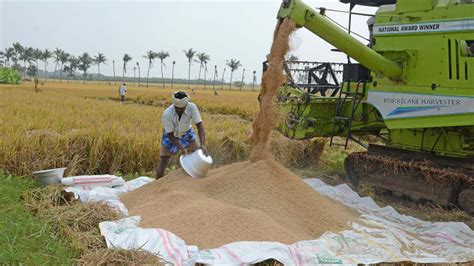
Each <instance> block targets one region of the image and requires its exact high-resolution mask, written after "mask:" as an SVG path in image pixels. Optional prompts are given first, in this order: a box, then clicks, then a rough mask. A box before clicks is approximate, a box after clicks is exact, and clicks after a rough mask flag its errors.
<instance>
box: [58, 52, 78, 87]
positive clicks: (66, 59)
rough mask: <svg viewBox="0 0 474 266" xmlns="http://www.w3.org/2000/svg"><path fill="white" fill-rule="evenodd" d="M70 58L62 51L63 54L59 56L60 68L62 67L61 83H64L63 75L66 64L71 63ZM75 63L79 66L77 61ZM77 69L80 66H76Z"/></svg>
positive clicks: (60, 72)
mask: <svg viewBox="0 0 474 266" xmlns="http://www.w3.org/2000/svg"><path fill="white" fill-rule="evenodd" d="M70 57H71V55H70V54H68V53H66V52H64V51H62V50H61V54H60V55H59V66H60V68H59V83H61V82H62V74H63V68H64V64H66V63H68V62H69V61H70V60H69V58H70ZM75 63H77V64H79V63H78V61H77V60H76V62H75ZM77 67H78V66H76V68H77Z"/></svg>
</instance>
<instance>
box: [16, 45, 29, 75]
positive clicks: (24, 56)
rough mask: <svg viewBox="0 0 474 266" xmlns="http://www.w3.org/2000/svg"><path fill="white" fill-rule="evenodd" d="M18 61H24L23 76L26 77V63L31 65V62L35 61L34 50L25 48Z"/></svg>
mask: <svg viewBox="0 0 474 266" xmlns="http://www.w3.org/2000/svg"><path fill="white" fill-rule="evenodd" d="M18 59H19V60H21V61H23V69H24V70H23V75H24V76H26V69H27V67H26V63H28V64H31V61H33V48H31V47H28V48H23V49H22V50H21V51H20V56H19V57H18Z"/></svg>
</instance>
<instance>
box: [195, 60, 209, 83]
mask: <svg viewBox="0 0 474 266" xmlns="http://www.w3.org/2000/svg"><path fill="white" fill-rule="evenodd" d="M196 57H197V59H198V61H199V75H198V80H200V79H201V70H202V68H203V67H204V66H205V64H207V61H209V60H210V59H211V57H210V56H209V55H207V54H206V53H197V55H196Z"/></svg>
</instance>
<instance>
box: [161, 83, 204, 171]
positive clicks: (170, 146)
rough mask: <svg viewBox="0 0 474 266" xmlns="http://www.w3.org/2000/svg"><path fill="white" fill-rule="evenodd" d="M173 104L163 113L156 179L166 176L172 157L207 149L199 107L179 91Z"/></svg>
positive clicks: (173, 96) (173, 97)
mask: <svg viewBox="0 0 474 266" xmlns="http://www.w3.org/2000/svg"><path fill="white" fill-rule="evenodd" d="M172 100H173V104H172V105H170V106H169V107H168V108H166V110H165V111H164V112H163V116H162V119H161V120H162V124H163V137H162V140H161V149H160V163H159V165H158V167H157V169H156V179H159V178H161V177H163V176H164V174H165V169H166V166H167V165H168V162H169V160H170V157H171V156H172V155H174V154H176V153H177V152H178V151H181V152H182V153H183V154H188V153H189V152H193V151H195V150H197V149H202V151H203V152H204V154H206V155H207V154H208V153H207V149H206V146H205V144H206V133H205V132H204V124H203V122H202V119H201V115H200V113H199V110H198V108H197V106H196V105H195V104H194V103H191V102H189V96H188V95H187V94H186V92H183V91H177V92H173V94H172ZM193 124H194V125H196V127H197V130H198V135H199V140H200V142H201V145H199V144H198V142H197V141H196V133H194V130H193Z"/></svg>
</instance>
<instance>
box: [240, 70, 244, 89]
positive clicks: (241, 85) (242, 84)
mask: <svg viewBox="0 0 474 266" xmlns="http://www.w3.org/2000/svg"><path fill="white" fill-rule="evenodd" d="M244 76H245V68H244V70H243V71H242V80H241V81H240V90H242V87H243V86H244Z"/></svg>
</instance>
